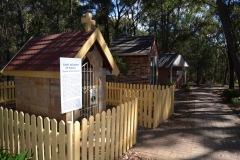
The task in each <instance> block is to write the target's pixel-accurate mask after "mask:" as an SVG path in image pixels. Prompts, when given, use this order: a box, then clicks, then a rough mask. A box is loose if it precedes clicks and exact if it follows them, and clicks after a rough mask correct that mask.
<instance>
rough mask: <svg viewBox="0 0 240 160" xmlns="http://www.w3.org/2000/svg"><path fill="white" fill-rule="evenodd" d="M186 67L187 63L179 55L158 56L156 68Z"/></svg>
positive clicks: (166, 54) (165, 54)
mask: <svg viewBox="0 0 240 160" xmlns="http://www.w3.org/2000/svg"><path fill="white" fill-rule="evenodd" d="M172 66H175V67H188V64H187V62H186V61H185V60H184V58H183V57H182V56H181V55H180V54H179V53H164V54H160V57H159V61H158V67H163V68H169V67H172Z"/></svg>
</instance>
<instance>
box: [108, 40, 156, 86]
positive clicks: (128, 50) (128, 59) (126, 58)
mask: <svg viewBox="0 0 240 160" xmlns="http://www.w3.org/2000/svg"><path fill="white" fill-rule="evenodd" d="M110 50H111V52H112V53H113V55H115V59H118V60H119V61H120V62H121V63H120V64H118V67H119V69H120V71H121V73H120V74H119V75H118V76H117V77H116V76H114V75H111V74H110V73H108V76H107V81H108V82H120V83H133V84H136V83H141V84H156V83H157V81H158V80H157V78H158V76H157V71H158V70H157V58H158V53H157V47H156V42H155V37H154V36H123V37H120V38H118V39H115V40H113V42H112V43H111V45H110Z"/></svg>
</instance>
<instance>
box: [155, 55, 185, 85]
mask: <svg viewBox="0 0 240 160" xmlns="http://www.w3.org/2000/svg"><path fill="white" fill-rule="evenodd" d="M187 68H188V64H187V62H186V61H185V59H184V58H183V56H182V55H181V54H179V53H165V54H160V57H159V61H158V81H159V84H161V85H168V84H170V83H174V84H175V85H176V87H177V88H180V86H181V84H183V83H186V73H187V70H186V69H187Z"/></svg>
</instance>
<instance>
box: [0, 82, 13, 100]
mask: <svg viewBox="0 0 240 160" xmlns="http://www.w3.org/2000/svg"><path fill="white" fill-rule="evenodd" d="M14 101H15V85H14V81H4V82H0V103H4V104H7V103H9V102H14Z"/></svg>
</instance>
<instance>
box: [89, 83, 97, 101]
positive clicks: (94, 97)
mask: <svg viewBox="0 0 240 160" xmlns="http://www.w3.org/2000/svg"><path fill="white" fill-rule="evenodd" d="M97 91H98V90H97V86H93V88H92V89H90V105H97V103H98V92H97Z"/></svg>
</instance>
